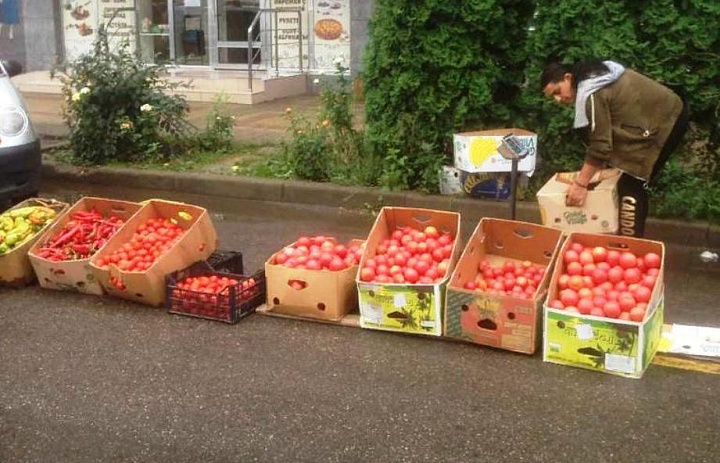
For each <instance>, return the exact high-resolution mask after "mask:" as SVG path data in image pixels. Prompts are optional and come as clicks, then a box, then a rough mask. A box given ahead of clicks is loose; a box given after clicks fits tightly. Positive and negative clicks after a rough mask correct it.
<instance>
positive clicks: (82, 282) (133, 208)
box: [28, 197, 141, 295]
mask: <svg viewBox="0 0 720 463" xmlns="http://www.w3.org/2000/svg"><path fill="white" fill-rule="evenodd" d="M140 207H141V206H140V204H138V203H133V202H128V201H119V200H115V199H106V198H93V197H85V198H81V199H80V200H79V201H77V202H76V203H75V204H74V205H73V206H72V207H71V208H70V209H68V210H66V211H65V213H64V214H63V215H62V216H61V217H58V219H57V220H56V221H55V222H54V223H53V224H52V225H51V226H50V227H49V228H48V229H47V230H46V231H45V232H44V233H43V235H42V236H41V237H40V239H38V240H37V241H36V242H35V244H34V245H33V246H32V247H31V248H30V250H29V251H28V257H29V258H30V263H31V264H32V266H33V269H34V270H35V274H36V275H37V277H38V283H40V286H42V287H43V288H46V289H58V290H65V291H77V292H80V293H85V294H96V295H102V294H103V289H102V286H100V283H98V281H97V280H96V279H95V275H94V274H93V272H92V268H91V267H90V258H87V259H77V260H67V261H62V262H54V261H51V260H48V259H44V258H42V257H40V256H38V255H37V254H36V253H37V251H38V250H39V249H40V248H41V247H43V246H45V244H47V242H48V241H49V240H51V239H52V238H55V236H56V235H57V234H58V233H59V232H60V230H62V229H63V228H64V227H65V225H66V224H67V223H68V222H69V221H70V218H71V216H72V214H73V213H75V212H81V211H83V212H86V211H91V210H96V211H97V212H99V213H100V214H102V215H103V217H109V216H110V215H114V216H116V217H118V218H120V219H122V220H123V221H125V222H127V221H128V220H129V219H130V217H132V216H133V214H135V213H136V212H137V211H139V210H140ZM106 245H107V243H106ZM91 257H92V256H91Z"/></svg>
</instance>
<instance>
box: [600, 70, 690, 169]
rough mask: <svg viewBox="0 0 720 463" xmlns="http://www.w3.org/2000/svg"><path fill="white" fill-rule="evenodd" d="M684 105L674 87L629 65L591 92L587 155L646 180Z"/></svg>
mask: <svg viewBox="0 0 720 463" xmlns="http://www.w3.org/2000/svg"><path fill="white" fill-rule="evenodd" d="M682 108H683V102H682V100H681V99H680V97H679V96H677V95H676V94H675V93H674V92H673V91H672V90H670V89H669V88H667V87H665V86H664V85H662V84H660V83H658V82H656V81H654V80H652V79H650V78H648V77H645V76H644V75H642V74H639V73H637V72H635V71H633V70H631V69H626V70H625V72H624V73H623V75H622V76H621V77H620V78H619V79H618V80H617V81H616V82H614V83H612V84H610V85H608V86H607V87H604V88H601V89H600V90H598V91H597V92H595V93H594V94H593V95H591V96H590V98H588V101H587V104H586V110H587V114H588V120H589V121H590V125H589V126H588V127H587V140H588V147H587V155H588V156H591V157H593V158H596V159H599V160H600V161H603V162H605V163H606V164H609V165H611V166H612V167H616V168H618V169H620V170H622V171H623V172H627V173H628V174H630V175H633V176H634V177H638V178H642V179H645V180H648V179H649V178H650V174H651V173H652V170H653V166H654V165H655V161H657V159H658V156H659V155H660V150H661V149H662V147H663V145H664V144H665V141H666V140H667V138H668V135H670V132H671V131H672V128H673V126H674V125H675V121H676V120H677V118H678V117H679V116H680V113H681V112H682Z"/></svg>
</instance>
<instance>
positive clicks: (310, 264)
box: [305, 259, 323, 270]
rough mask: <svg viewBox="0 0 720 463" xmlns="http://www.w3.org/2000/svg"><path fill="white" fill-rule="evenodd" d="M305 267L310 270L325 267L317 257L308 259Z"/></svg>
mask: <svg viewBox="0 0 720 463" xmlns="http://www.w3.org/2000/svg"><path fill="white" fill-rule="evenodd" d="M305 268H307V269H308V270H321V269H322V268H323V264H321V263H320V262H319V261H318V260H316V259H308V260H307V261H306V262H305Z"/></svg>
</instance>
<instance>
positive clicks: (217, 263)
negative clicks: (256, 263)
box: [206, 251, 244, 275]
mask: <svg viewBox="0 0 720 463" xmlns="http://www.w3.org/2000/svg"><path fill="white" fill-rule="evenodd" d="M206 262H207V263H208V264H210V266H211V267H212V268H213V270H215V271H216V272H225V273H234V274H236V275H242V274H243V271H244V269H243V256H242V253H241V252H240V251H215V252H213V253H212V254H211V255H210V257H208V258H207V260H206Z"/></svg>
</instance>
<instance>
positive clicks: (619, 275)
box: [608, 266, 625, 284]
mask: <svg viewBox="0 0 720 463" xmlns="http://www.w3.org/2000/svg"><path fill="white" fill-rule="evenodd" d="M624 277H625V271H624V270H623V269H622V267H620V266H615V267H613V268H611V269H610V271H609V272H608V281H610V283H612V284H617V283H619V282H621V281H622V280H623V278H624Z"/></svg>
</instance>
